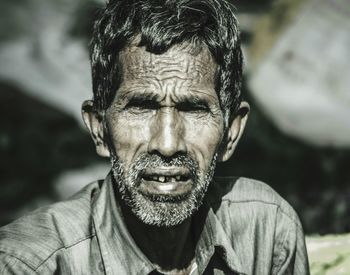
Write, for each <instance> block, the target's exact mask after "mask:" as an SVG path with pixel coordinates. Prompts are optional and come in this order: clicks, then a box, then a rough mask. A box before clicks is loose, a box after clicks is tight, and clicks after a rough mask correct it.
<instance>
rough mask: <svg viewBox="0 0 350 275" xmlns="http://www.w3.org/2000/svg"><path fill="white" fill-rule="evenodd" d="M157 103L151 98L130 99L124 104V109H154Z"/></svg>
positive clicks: (156, 107) (157, 105) (157, 106)
mask: <svg viewBox="0 0 350 275" xmlns="http://www.w3.org/2000/svg"><path fill="white" fill-rule="evenodd" d="M158 108H159V104H158V103H157V102H156V101H153V100H138V99H132V100H130V101H129V102H128V104H126V106H125V109H132V110H136V111H147V110H156V109H158Z"/></svg>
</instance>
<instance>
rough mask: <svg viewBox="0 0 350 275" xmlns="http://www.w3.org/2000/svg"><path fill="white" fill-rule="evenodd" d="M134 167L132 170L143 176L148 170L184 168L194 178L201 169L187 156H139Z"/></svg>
mask: <svg viewBox="0 0 350 275" xmlns="http://www.w3.org/2000/svg"><path fill="white" fill-rule="evenodd" d="M132 166H133V167H132V170H133V171H134V172H136V173H137V174H138V175H140V174H142V172H143V171H144V170H145V169H147V168H157V167H181V168H182V167H183V168H186V169H188V171H189V172H190V174H191V176H192V177H195V176H196V174H197V171H198V167H199V165H198V163H197V162H196V161H195V160H194V159H193V158H192V157H190V156H189V155H187V154H181V155H175V156H173V157H170V158H168V157H167V158H165V157H163V156H161V155H157V154H147V153H146V154H142V155H141V156H139V157H138V158H137V159H136V160H135V162H134V164H133V165H132Z"/></svg>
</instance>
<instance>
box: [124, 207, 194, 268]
mask: <svg viewBox="0 0 350 275" xmlns="http://www.w3.org/2000/svg"><path fill="white" fill-rule="evenodd" d="M121 209H122V212H123V217H124V221H125V223H126V226H127V228H128V231H129V233H130V234H131V236H132V237H133V239H134V241H135V243H136V244H137V246H138V247H139V248H140V249H141V251H142V252H143V253H144V254H145V256H146V257H147V258H148V259H149V260H150V261H151V262H152V263H153V264H154V265H155V267H156V268H157V269H158V271H162V272H164V273H166V272H167V271H172V272H171V273H172V274H173V273H179V274H185V273H188V272H187V270H189V269H190V267H191V264H192V261H193V259H194V250H195V241H194V238H193V235H192V228H191V219H187V220H185V221H184V222H183V223H181V224H179V225H176V226H173V227H159V226H152V225H148V224H145V223H143V222H142V221H141V220H139V219H138V218H137V217H136V216H135V215H134V214H133V213H131V211H130V210H129V208H128V207H127V206H125V205H124V204H123V203H121Z"/></svg>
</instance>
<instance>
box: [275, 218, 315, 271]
mask: <svg viewBox="0 0 350 275" xmlns="http://www.w3.org/2000/svg"><path fill="white" fill-rule="evenodd" d="M280 217H281V219H280V221H279V223H278V224H277V227H276V239H275V250H274V260H273V269H272V274H277V275H287V274H288V275H309V274H310V269H309V261H308V256H307V251H306V244H305V236H304V232H303V228H302V226H301V223H300V220H299V218H298V216H297V215H296V214H295V216H293V217H290V216H287V215H286V214H284V213H282V212H281V213H280Z"/></svg>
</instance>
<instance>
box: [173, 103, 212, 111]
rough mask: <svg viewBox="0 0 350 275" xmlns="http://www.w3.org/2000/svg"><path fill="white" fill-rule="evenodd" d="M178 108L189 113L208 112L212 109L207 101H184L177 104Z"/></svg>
mask: <svg viewBox="0 0 350 275" xmlns="http://www.w3.org/2000/svg"><path fill="white" fill-rule="evenodd" d="M176 108H177V109H178V110H179V111H180V112H189V113H208V112H210V109H209V107H208V105H207V104H205V103H192V102H182V103H179V104H177V106H176Z"/></svg>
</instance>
